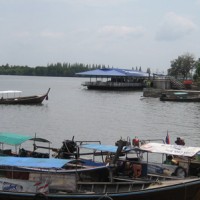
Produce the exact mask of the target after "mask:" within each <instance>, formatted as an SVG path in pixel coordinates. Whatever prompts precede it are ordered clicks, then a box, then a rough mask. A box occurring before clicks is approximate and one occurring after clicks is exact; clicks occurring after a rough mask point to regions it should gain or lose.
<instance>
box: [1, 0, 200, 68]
mask: <svg viewBox="0 0 200 200" xmlns="http://www.w3.org/2000/svg"><path fill="white" fill-rule="evenodd" d="M185 53H190V54H193V55H194V57H195V59H198V58H199V57H200V0H0V65H3V64H7V63H8V64H10V65H28V66H30V67H35V66H47V64H50V63H57V62H61V63H64V62H65V63H83V64H101V65H106V66H108V65H109V66H110V67H117V68H127V69H131V68H132V67H134V68H135V67H136V66H137V67H140V66H141V68H142V70H143V71H146V69H147V68H148V67H150V69H151V70H152V71H153V72H158V71H159V72H163V71H166V70H167V69H168V68H170V61H172V60H174V59H176V58H178V56H181V55H183V54H185Z"/></svg>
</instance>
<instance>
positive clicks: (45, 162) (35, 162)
mask: <svg viewBox="0 0 200 200" xmlns="http://www.w3.org/2000/svg"><path fill="white" fill-rule="evenodd" d="M70 161H73V160H72V159H70V160H69V159H56V158H31V157H12V156H2V157H1V156H0V165H1V166H10V167H32V168H62V167H63V166H64V165H65V164H67V163H69V162H70Z"/></svg>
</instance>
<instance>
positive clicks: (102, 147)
mask: <svg viewBox="0 0 200 200" xmlns="http://www.w3.org/2000/svg"><path fill="white" fill-rule="evenodd" d="M80 147H81V148H86V149H93V150H97V151H103V152H110V153H116V151H117V148H118V147H117V146H114V145H102V144H84V145H81V146H80ZM123 150H124V151H130V150H131V148H130V147H128V146H126V147H124V149H123Z"/></svg>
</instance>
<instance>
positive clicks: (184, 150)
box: [140, 143, 200, 157]
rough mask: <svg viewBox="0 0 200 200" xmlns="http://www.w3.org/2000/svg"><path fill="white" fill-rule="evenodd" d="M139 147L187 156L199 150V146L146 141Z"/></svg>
mask: <svg viewBox="0 0 200 200" xmlns="http://www.w3.org/2000/svg"><path fill="white" fill-rule="evenodd" d="M140 149H142V150H144V151H147V152H152V153H164V154H170V155H177V156H187V157H192V156H194V155H195V154H197V153H198V152H199V151H200V147H188V146H181V145H170V144H161V143H147V144H144V145H142V146H141V147H140Z"/></svg>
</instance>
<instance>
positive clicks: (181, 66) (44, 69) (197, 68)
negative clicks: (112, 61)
mask: <svg viewBox="0 0 200 200" xmlns="http://www.w3.org/2000/svg"><path fill="white" fill-rule="evenodd" d="M102 68H110V67H109V66H105V65H97V64H92V65H89V64H86V65H85V64H82V63H75V64H70V63H56V64H48V65H47V66H36V67H35V68H33V67H28V66H18V65H9V64H6V65H1V66H0V75H21V76H61V77H74V76H76V73H78V72H84V71H88V70H95V69H102ZM132 70H134V68H132ZM135 70H137V71H142V69H141V67H139V69H138V68H137V67H136V69H135ZM147 73H149V74H150V73H151V70H150V68H147ZM168 75H169V76H173V77H175V78H177V79H179V78H180V79H187V78H191V79H194V80H198V81H200V58H199V59H198V60H195V58H194V56H193V55H192V54H189V53H186V54H183V55H181V56H178V58H176V59H174V60H172V61H171V66H170V68H169V69H168Z"/></svg>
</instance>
